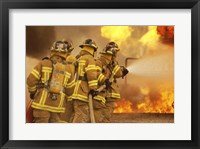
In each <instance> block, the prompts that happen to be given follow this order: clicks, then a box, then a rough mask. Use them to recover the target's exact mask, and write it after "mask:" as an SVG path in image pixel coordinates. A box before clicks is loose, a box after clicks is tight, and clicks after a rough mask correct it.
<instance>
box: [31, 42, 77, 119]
mask: <svg viewBox="0 0 200 149" xmlns="http://www.w3.org/2000/svg"><path fill="white" fill-rule="evenodd" d="M72 50H73V47H72V44H71V43H70V42H67V41H57V42H55V43H54V44H53V47H52V48H51V54H50V58H44V59H43V60H42V61H41V62H39V64H37V65H36V66H35V67H34V69H33V71H32V72H31V74H30V75H29V76H28V78H27V85H28V91H29V93H30V98H31V99H33V102H32V105H31V106H32V108H33V117H34V122H36V123H48V122H63V121H61V120H60V118H59V114H60V113H63V112H65V107H64V106H63V103H64V100H65V96H66V93H67V90H68V89H69V88H70V87H71V86H72V85H71V84H72V81H73V80H74V76H73V72H72V70H71V69H70V67H68V65H70V64H67V63H66V61H65V59H66V56H67V55H68V52H71V51H72Z"/></svg>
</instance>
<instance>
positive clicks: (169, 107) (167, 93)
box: [114, 88, 174, 113]
mask: <svg viewBox="0 0 200 149" xmlns="http://www.w3.org/2000/svg"><path fill="white" fill-rule="evenodd" d="M142 90H143V92H144V93H146V94H147V95H146V97H145V99H144V101H143V102H140V103H137V105H133V102H131V101H130V100H127V99H122V100H119V101H118V102H116V107H115V110H114V113H174V107H173V105H174V91H173V89H169V88H161V89H160V92H159V95H160V96H159V97H160V98H159V99H155V100H152V99H151V98H150V97H149V95H148V92H149V89H147V88H142ZM155 98H157V97H155Z"/></svg>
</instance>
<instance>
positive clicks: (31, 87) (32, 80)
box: [27, 62, 42, 93]
mask: <svg viewBox="0 0 200 149" xmlns="http://www.w3.org/2000/svg"><path fill="white" fill-rule="evenodd" d="M41 69H42V63H41V62H40V63H38V64H37V65H36V66H35V67H34V69H33V70H32V72H31V73H30V74H29V76H28V78H27V86H28V91H29V93H35V92H36V90H37V84H38V83H39V81H40V79H41Z"/></svg>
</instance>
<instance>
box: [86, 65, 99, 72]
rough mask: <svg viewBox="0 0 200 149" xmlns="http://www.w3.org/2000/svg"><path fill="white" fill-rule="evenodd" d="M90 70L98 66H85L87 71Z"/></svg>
mask: <svg viewBox="0 0 200 149" xmlns="http://www.w3.org/2000/svg"><path fill="white" fill-rule="evenodd" d="M89 70H97V67H96V66H95V65H88V66H87V67H86V68H85V71H89Z"/></svg>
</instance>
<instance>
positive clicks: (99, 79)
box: [98, 73, 104, 82]
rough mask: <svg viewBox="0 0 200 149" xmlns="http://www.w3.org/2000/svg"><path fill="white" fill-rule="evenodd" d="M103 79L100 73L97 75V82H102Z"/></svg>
mask: <svg viewBox="0 0 200 149" xmlns="http://www.w3.org/2000/svg"><path fill="white" fill-rule="evenodd" d="M103 78H104V75H103V74H102V73H101V74H100V75H99V77H98V81H99V82H101V81H102V80H103Z"/></svg>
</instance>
